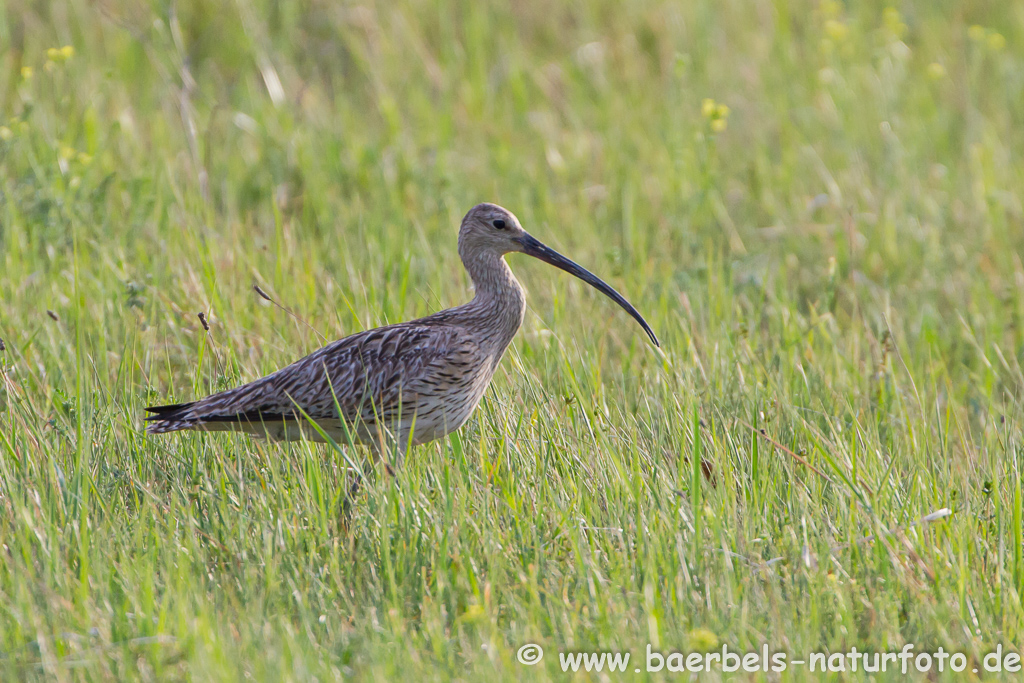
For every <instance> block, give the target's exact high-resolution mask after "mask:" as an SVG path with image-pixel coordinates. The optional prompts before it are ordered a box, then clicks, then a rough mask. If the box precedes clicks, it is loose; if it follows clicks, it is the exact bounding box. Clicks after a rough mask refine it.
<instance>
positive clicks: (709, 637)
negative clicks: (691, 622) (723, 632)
mask: <svg viewBox="0 0 1024 683" xmlns="http://www.w3.org/2000/svg"><path fill="white" fill-rule="evenodd" d="M687 640H689V645H690V649H691V650H693V651H694V652H708V651H710V650H714V649H715V648H716V647H718V636H717V635H715V632H714V631H712V630H711V629H709V628H704V627H701V628H695V629H693V630H692V631H690V633H689V636H688V638H687Z"/></svg>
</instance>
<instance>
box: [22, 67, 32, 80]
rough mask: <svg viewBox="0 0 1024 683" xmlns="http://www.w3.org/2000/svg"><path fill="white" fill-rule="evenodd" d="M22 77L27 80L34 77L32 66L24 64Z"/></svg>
mask: <svg viewBox="0 0 1024 683" xmlns="http://www.w3.org/2000/svg"><path fill="white" fill-rule="evenodd" d="M21 78H22V79H23V80H26V81H27V80H28V79H30V78H32V67H30V66H23V67H21Z"/></svg>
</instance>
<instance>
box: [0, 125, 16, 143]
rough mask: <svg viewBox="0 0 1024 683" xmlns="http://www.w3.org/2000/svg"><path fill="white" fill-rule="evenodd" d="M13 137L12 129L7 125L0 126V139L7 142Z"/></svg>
mask: <svg viewBox="0 0 1024 683" xmlns="http://www.w3.org/2000/svg"><path fill="white" fill-rule="evenodd" d="M13 137H14V131H13V130H11V129H10V128H8V127H7V126H0V140H3V141H4V142H7V141H8V140H10V139H11V138H13Z"/></svg>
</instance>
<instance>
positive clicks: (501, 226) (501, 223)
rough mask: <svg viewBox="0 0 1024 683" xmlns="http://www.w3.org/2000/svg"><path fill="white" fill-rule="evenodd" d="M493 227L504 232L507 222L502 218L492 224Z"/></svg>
mask: <svg viewBox="0 0 1024 683" xmlns="http://www.w3.org/2000/svg"><path fill="white" fill-rule="evenodd" d="M491 225H493V226H494V227H496V228H497V229H498V230H504V229H505V221H503V220H501V219H500V218H499V219H498V220H496V221H494V223H492V224H491Z"/></svg>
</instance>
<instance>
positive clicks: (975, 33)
mask: <svg viewBox="0 0 1024 683" xmlns="http://www.w3.org/2000/svg"><path fill="white" fill-rule="evenodd" d="M967 37H968V38H970V39H971V40H973V41H975V42H978V43H980V42H981V41H983V40H985V27H984V26H978V25H977V24H975V25H974V26H971V27H970V28H969V29H967Z"/></svg>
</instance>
